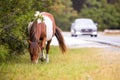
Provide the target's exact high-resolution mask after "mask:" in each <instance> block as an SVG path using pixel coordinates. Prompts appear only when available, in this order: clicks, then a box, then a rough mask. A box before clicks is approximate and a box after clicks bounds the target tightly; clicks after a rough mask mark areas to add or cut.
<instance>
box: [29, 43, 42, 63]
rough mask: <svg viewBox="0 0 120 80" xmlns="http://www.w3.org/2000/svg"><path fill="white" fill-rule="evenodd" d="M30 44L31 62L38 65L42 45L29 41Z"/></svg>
mask: <svg viewBox="0 0 120 80" xmlns="http://www.w3.org/2000/svg"><path fill="white" fill-rule="evenodd" d="M28 43H29V47H28V50H29V53H30V58H31V61H32V62H33V63H36V64H37V63H38V59H39V53H41V48H40V45H39V43H38V42H31V41H28Z"/></svg>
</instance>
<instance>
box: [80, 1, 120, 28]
mask: <svg viewBox="0 0 120 80" xmlns="http://www.w3.org/2000/svg"><path fill="white" fill-rule="evenodd" d="M118 4H120V2H118V3H116V4H109V3H107V1H106V0H101V1H98V0H87V1H86V3H85V4H84V8H83V9H82V10H81V12H80V13H79V14H80V16H81V17H86V18H91V19H93V20H94V21H95V22H97V23H98V28H99V29H100V30H104V29H120V14H119V13H120V10H118V8H119V6H118Z"/></svg>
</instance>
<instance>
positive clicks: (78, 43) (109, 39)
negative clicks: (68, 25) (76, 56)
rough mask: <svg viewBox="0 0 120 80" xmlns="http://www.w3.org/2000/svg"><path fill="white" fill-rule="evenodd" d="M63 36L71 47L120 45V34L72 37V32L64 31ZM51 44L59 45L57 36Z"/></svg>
mask: <svg viewBox="0 0 120 80" xmlns="http://www.w3.org/2000/svg"><path fill="white" fill-rule="evenodd" d="M63 36H64V39H65V43H66V45H67V47H69V48H78V47H111V45H112V46H118V47H120V36H113V35H112V36H110V35H109V36H107V35H103V34H101V33H99V34H98V37H90V36H88V35H87V36H85V35H82V36H78V37H71V34H70V32H63ZM51 45H58V42H57V39H56V37H53V39H52V43H51Z"/></svg>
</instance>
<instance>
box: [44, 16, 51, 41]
mask: <svg viewBox="0 0 120 80" xmlns="http://www.w3.org/2000/svg"><path fill="white" fill-rule="evenodd" d="M43 17H44V22H45V24H46V34H47V41H49V40H50V39H52V35H53V23H52V20H51V19H50V18H49V17H47V16H43Z"/></svg>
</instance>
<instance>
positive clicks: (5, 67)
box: [0, 46, 102, 80]
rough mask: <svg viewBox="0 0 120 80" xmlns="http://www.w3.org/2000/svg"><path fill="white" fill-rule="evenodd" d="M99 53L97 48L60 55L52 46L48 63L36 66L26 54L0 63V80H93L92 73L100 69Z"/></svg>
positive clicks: (99, 50)
mask: <svg viewBox="0 0 120 80" xmlns="http://www.w3.org/2000/svg"><path fill="white" fill-rule="evenodd" d="M101 51H102V50H101V49H99V48H80V49H69V50H68V52H67V53H66V54H61V52H60V50H59V48H58V47H54V46H52V47H51V49H50V54H49V55H50V63H46V62H43V63H42V62H40V61H39V63H38V64H32V63H31V62H30V58H29V54H28V53H26V54H25V55H21V56H19V57H17V58H15V59H10V60H9V61H6V62H1V63H0V80H93V77H94V76H93V75H94V73H93V72H96V71H97V70H98V69H100V65H101V64H100V63H98V62H100V59H98V58H97V57H98V54H99V53H100V52H101ZM95 77H96V75H95ZM99 77H100V76H99ZM95 80H99V79H95Z"/></svg>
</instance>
